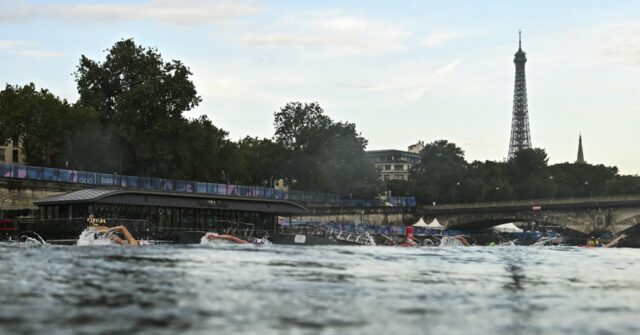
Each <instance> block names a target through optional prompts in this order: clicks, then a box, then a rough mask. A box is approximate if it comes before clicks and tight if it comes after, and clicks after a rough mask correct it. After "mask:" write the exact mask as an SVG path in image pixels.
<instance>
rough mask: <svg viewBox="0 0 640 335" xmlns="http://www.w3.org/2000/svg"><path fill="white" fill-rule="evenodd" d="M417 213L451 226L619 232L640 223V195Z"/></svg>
mask: <svg viewBox="0 0 640 335" xmlns="http://www.w3.org/2000/svg"><path fill="white" fill-rule="evenodd" d="M418 215H422V216H423V217H424V218H425V221H427V222H429V220H433V219H434V218H437V219H438V221H439V222H440V223H441V224H442V225H444V226H446V227H447V228H449V229H482V228H488V227H492V226H495V225H499V224H503V223H508V222H536V223H539V224H544V225H550V226H556V227H563V228H569V229H572V230H575V231H578V232H581V233H584V234H592V233H601V232H609V233H612V234H618V233H620V232H622V231H625V230H628V229H630V228H633V227H634V226H636V225H638V224H640V195H624V196H606V197H587V198H567V199H540V200H522V201H502V202H485V203H469V204H451V205H435V206H424V207H422V208H421V209H420V210H419V211H418ZM633 229H635V228H633Z"/></svg>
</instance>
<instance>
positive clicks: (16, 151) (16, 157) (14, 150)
mask: <svg viewBox="0 0 640 335" xmlns="http://www.w3.org/2000/svg"><path fill="white" fill-rule="evenodd" d="M11 162H13V163H18V149H13V155H12V160H11Z"/></svg>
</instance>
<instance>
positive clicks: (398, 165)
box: [393, 164, 404, 170]
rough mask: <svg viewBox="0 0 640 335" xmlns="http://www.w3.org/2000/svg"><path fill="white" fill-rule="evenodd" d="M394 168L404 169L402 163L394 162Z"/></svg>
mask: <svg viewBox="0 0 640 335" xmlns="http://www.w3.org/2000/svg"><path fill="white" fill-rule="evenodd" d="M393 169H394V170H404V165H402V164H396V165H394V166H393Z"/></svg>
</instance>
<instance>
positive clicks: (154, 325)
mask: <svg viewBox="0 0 640 335" xmlns="http://www.w3.org/2000/svg"><path fill="white" fill-rule="evenodd" d="M639 256H640V252H639V251H638V250H636V249H585V248H575V247H556V248H537V247H495V248H490V247H469V248H462V247H432V248H397V247H346V246H345V247H326V246H323V247H291V246H276V245H274V246H268V247H255V246H236V245H216V246H208V245H204V246H199V245H198V246H173V245H152V246H146V247H140V248H122V247H112V246H93V247H91V246H88V247H79V246H50V245H46V246H25V245H19V244H2V245H0V268H2V269H3V270H2V271H0V305H1V306H2V308H1V309H0V333H7V334H17V333H27V334H28V333H40V334H80V333H91V334H106V333H131V332H144V333H154V334H176V333H185V334H213V333H215V334H347V333H348V334H560V333H562V334H638V333H640V322H639V321H638V319H637V315H638V314H639V312H640V276H639V275H640V267H638V266H637V265H636V263H637V259H638V257H639Z"/></svg>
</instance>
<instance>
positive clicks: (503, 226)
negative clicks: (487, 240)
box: [490, 222, 524, 233]
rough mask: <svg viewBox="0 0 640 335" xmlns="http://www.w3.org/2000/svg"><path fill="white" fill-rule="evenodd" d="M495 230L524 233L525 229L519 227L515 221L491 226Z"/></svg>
mask: <svg viewBox="0 0 640 335" xmlns="http://www.w3.org/2000/svg"><path fill="white" fill-rule="evenodd" d="M490 229H491V230H493V231H497V232H500V233H522V232H523V231H524V230H522V229H520V228H518V227H517V226H516V225H514V224H513V222H509V223H505V224H501V225H497V226H494V227H491V228H490Z"/></svg>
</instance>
